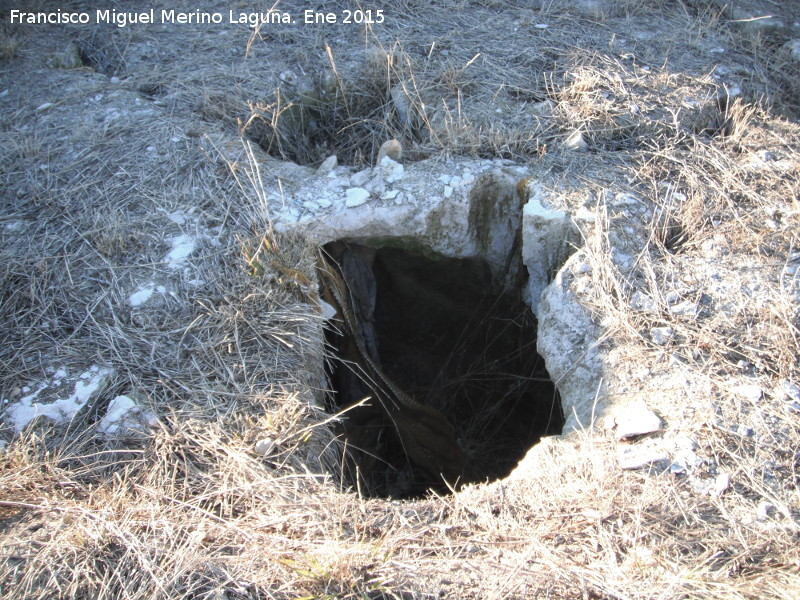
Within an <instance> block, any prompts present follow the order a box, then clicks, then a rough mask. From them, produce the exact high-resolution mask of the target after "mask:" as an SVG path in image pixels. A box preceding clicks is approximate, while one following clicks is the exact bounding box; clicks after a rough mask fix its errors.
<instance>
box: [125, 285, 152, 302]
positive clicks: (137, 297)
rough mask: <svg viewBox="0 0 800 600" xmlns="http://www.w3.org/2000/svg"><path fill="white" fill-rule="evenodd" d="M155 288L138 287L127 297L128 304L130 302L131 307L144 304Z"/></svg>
mask: <svg viewBox="0 0 800 600" xmlns="http://www.w3.org/2000/svg"><path fill="white" fill-rule="evenodd" d="M154 291H155V288H154V287H153V286H152V285H150V286H148V287H140V288H139V289H138V290H136V291H135V292H134V293H132V294H131V295H130V296H128V302H130V304H131V306H141V305H142V304H144V303H145V302H147V301H148V300H149V299H150V296H152V295H153V292H154Z"/></svg>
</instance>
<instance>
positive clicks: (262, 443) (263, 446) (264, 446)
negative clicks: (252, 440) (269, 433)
mask: <svg viewBox="0 0 800 600" xmlns="http://www.w3.org/2000/svg"><path fill="white" fill-rule="evenodd" d="M254 449H255V452H256V454H258V455H259V456H269V455H270V454H272V451H273V450H274V449H275V440H273V439H272V438H269V437H266V438H263V439H260V440H258V441H257V442H256V445H255V448H254Z"/></svg>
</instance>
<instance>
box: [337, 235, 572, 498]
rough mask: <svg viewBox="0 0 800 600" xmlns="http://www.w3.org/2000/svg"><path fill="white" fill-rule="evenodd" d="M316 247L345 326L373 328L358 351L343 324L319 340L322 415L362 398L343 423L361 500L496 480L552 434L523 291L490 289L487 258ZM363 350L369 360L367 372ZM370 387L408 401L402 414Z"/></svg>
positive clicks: (551, 407) (550, 398)
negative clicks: (324, 383)
mask: <svg viewBox="0 0 800 600" xmlns="http://www.w3.org/2000/svg"><path fill="white" fill-rule="evenodd" d="M392 243H394V244H398V243H400V242H399V241H398V240H393V242H392ZM324 250H325V252H326V253H327V255H328V256H330V257H331V258H332V260H333V261H334V262H333V263H332V264H334V265H336V266H335V267H334V269H333V270H336V271H337V274H338V275H340V276H341V280H342V281H346V283H347V290H348V291H347V294H349V299H348V300H347V301H352V303H353V306H354V307H355V308H353V309H352V310H351V311H350V313H351V314H350V318H351V319H352V318H356V319H361V320H364V321H365V323H364V324H363V327H362V326H361V325H359V326H358V327H361V328H362V329H363V330H369V331H373V330H374V335H370V334H368V333H367V334H364V337H365V339H367V342H366V343H362V344H360V346H361V350H359V348H358V346H359V344H357V343H354V342H353V340H352V339H350V338H351V336H350V335H349V334H348V331H347V330H348V327H347V326H346V325H342V323H343V321H342V320H341V319H340V320H338V321H337V319H333V320H332V321H331V322H330V324H331V327H330V328H329V335H328V344H329V349H330V351H331V360H330V361H329V369H330V371H329V376H330V381H331V387H332V392H331V394H330V403H331V406H330V408H331V410H335V411H340V410H342V409H343V408H345V407H347V406H352V405H353V404H354V403H357V402H359V401H361V400H362V399H363V398H364V397H369V398H370V400H368V401H367V402H365V403H364V404H363V405H361V406H359V407H358V408H354V409H352V410H350V411H348V412H347V413H345V415H344V416H343V419H342V423H343V436H344V437H345V441H346V442H347V445H348V448H349V451H348V460H347V461H346V462H347V463H348V465H349V467H350V468H351V472H350V483H351V484H352V485H358V486H359V489H360V490H361V492H362V493H364V494H366V495H372V496H389V497H401V498H402V497H414V496H419V495H424V494H425V493H427V491H428V490H435V491H437V492H439V493H447V492H448V490H450V489H452V488H456V487H457V486H458V485H461V484H463V483H468V482H481V481H487V480H495V479H498V478H501V477H504V476H506V475H508V474H509V473H510V472H511V470H512V469H513V468H514V467H515V466H516V465H517V463H518V462H519V460H520V459H521V458H522V457H523V456H524V455H525V453H526V452H527V451H528V449H529V448H530V447H531V446H533V445H534V444H536V443H537V442H538V441H539V439H540V438H541V437H542V436H544V435H551V434H557V433H560V432H561V428H562V425H563V415H562V411H561V404H560V400H559V398H558V393H557V391H556V389H555V386H554V385H553V382H552V381H551V380H550V377H549V375H548V373H547V370H546V369H545V364H544V361H543V360H542V358H541V357H540V356H539V355H538V354H537V353H536V330H537V323H536V319H535V317H534V316H533V314H532V313H531V311H530V308H529V307H528V306H527V305H526V304H525V303H524V302H523V301H522V298H521V291H520V289H511V290H505V291H504V290H503V289H501V287H500V286H498V285H496V284H495V283H494V282H493V278H492V273H491V270H490V268H489V266H488V264H487V263H486V261H485V260H483V259H480V258H471V259H453V258H445V257H442V256H440V255H437V254H434V253H432V252H429V251H424V250H422V249H419V248H417V249H408V248H406V249H402V248H398V247H388V246H384V247H380V248H372V247H369V246H365V245H359V244H355V243H345V242H334V243H332V244H328V245H327V246H326V247H325V248H324ZM373 294H374V304H373V300H370V298H369V296H371V295H373ZM348 310H349V309H348ZM340 312H341V311H340ZM356 315H358V316H356ZM369 321H371V323H370V322H369ZM337 323H338V325H337ZM337 330H338V331H337ZM360 352H361V353H363V352H366V353H374V356H376V357H377V358H376V359H375V360H374V361H373V360H372V359H367V361H366V362H367V363H374V365H371V364H365V363H364V361H363V360H362V359H360V358H359V357H358V354H359V353H360ZM373 367H377V368H378V369H380V373H376V372H374V371H373ZM376 380H377V381H376ZM376 385H377V386H378V387H383V388H384V389H387V387H388V389H389V391H388V396H392V395H396V394H401V395H404V398H405V402H409V401H408V398H411V401H410V403H411V406H410V408H405V407H403V406H400V407H395V406H394V404H392V398H391V397H387V395H386V394H384V393H383V392H382V391H381V390H380V389H376ZM403 402H404V400H403V399H401V400H400V401H399V403H400V404H401V405H402V404H403ZM416 403H419V405H421V406H417V405H416ZM387 404H388V408H387ZM453 443H455V445H457V448H454V447H453ZM445 480H446V481H447V483H445Z"/></svg>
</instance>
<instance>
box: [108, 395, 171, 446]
mask: <svg viewBox="0 0 800 600" xmlns="http://www.w3.org/2000/svg"><path fill="white" fill-rule="evenodd" d="M156 422H157V420H156V417H155V415H153V413H151V412H150V411H149V410H147V409H146V408H145V407H143V406H141V405H140V404H139V402H137V401H136V400H135V399H134V398H131V397H130V396H124V395H123V396H117V397H115V398H114V399H113V400H111V402H109V403H108V408H107V409H106V414H105V415H104V416H103V418H102V419H101V420H100V424H99V425H98V427H97V430H98V432H100V433H102V434H105V435H106V436H113V435H119V434H126V433H135V432H144V431H146V430H147V429H148V428H150V427H152V426H154V425H155V424H156Z"/></svg>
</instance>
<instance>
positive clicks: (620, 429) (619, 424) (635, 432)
mask: <svg viewBox="0 0 800 600" xmlns="http://www.w3.org/2000/svg"><path fill="white" fill-rule="evenodd" d="M617 414H618V416H616V417H615V419H614V420H615V422H616V430H615V435H616V436H617V439H618V440H625V439H630V438H632V437H636V436H639V435H645V434H648V433H653V432H655V431H660V430H661V428H662V426H663V424H662V422H661V419H660V418H659V416H658V415H657V414H656V413H654V412H653V411H652V410H650V409H649V408H647V404H645V403H644V402H643V401H641V400H639V401H635V402H631V403H629V404H626V405H624V406H621V407H619V412H618V413H617Z"/></svg>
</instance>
